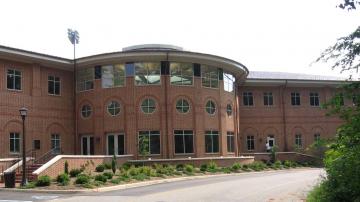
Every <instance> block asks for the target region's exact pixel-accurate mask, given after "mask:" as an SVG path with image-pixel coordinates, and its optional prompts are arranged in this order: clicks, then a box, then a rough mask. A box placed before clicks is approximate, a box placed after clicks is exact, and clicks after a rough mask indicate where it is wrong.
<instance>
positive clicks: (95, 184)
mask: <svg viewBox="0 0 360 202" xmlns="http://www.w3.org/2000/svg"><path fill="white" fill-rule="evenodd" d="M92 184H93V185H94V186H96V187H100V186H102V185H104V184H105V182H103V181H96V180H95V181H94V182H93V183H92Z"/></svg>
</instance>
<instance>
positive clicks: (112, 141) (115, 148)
mask: <svg viewBox="0 0 360 202" xmlns="http://www.w3.org/2000/svg"><path fill="white" fill-rule="evenodd" d="M107 154H108V155H114V154H115V155H124V154H125V136H124V134H108V135H107Z"/></svg>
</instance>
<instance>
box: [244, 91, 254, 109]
mask: <svg viewBox="0 0 360 202" xmlns="http://www.w3.org/2000/svg"><path fill="white" fill-rule="evenodd" d="M243 105H244V106H253V105H254V97H253V93H252V92H243Z"/></svg>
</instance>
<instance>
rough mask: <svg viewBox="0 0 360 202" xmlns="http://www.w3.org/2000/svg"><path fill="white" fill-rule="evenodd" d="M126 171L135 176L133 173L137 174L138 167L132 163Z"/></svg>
mask: <svg viewBox="0 0 360 202" xmlns="http://www.w3.org/2000/svg"><path fill="white" fill-rule="evenodd" d="M127 173H128V174H129V175H130V176H135V175H138V174H139V169H138V168H136V167H135V166H133V165H132V166H131V167H130V168H129V170H127Z"/></svg>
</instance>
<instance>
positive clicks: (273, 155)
mask: <svg viewBox="0 0 360 202" xmlns="http://www.w3.org/2000/svg"><path fill="white" fill-rule="evenodd" d="M277 150H278V147H277V146H276V145H274V146H273V147H272V148H271V149H270V162H271V163H274V162H275V161H276V152H277Z"/></svg>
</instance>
